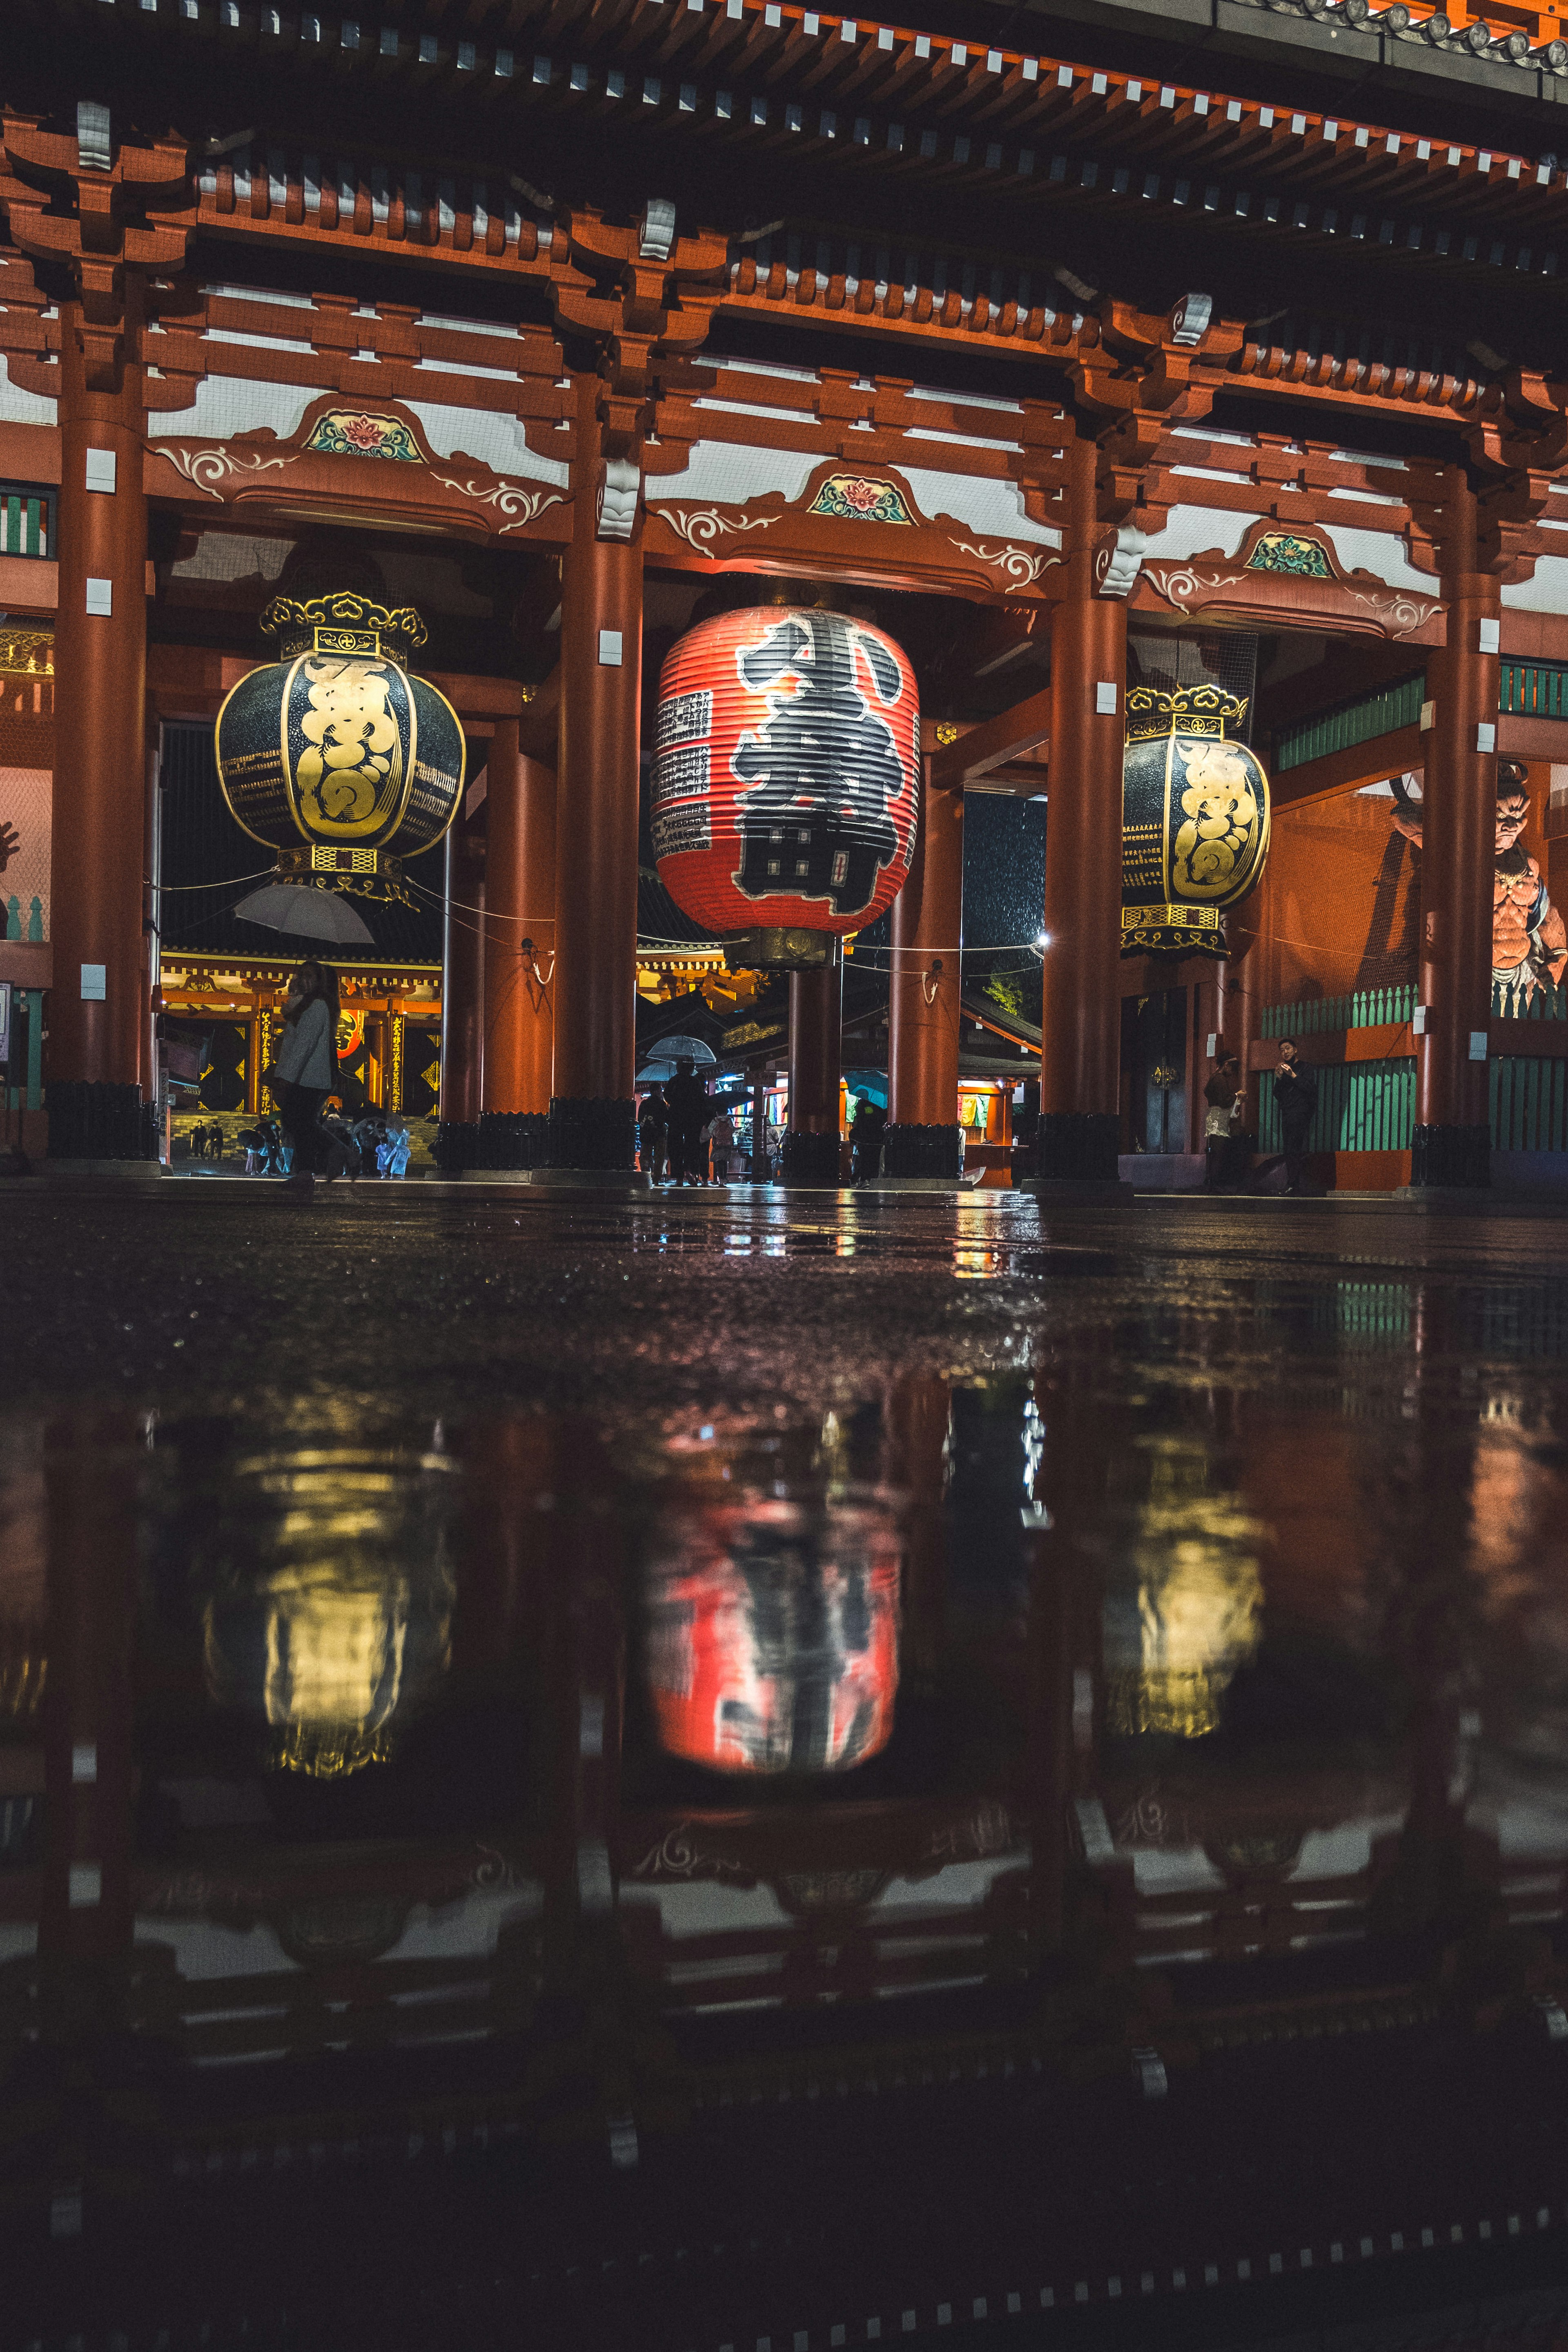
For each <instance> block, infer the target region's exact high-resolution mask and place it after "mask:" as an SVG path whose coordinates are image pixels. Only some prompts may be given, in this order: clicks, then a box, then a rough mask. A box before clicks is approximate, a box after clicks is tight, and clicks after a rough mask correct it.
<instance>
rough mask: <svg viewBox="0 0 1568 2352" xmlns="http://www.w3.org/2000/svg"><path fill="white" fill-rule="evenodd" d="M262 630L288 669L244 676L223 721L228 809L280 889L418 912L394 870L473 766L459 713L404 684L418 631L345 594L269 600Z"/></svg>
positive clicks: (433, 833)
mask: <svg viewBox="0 0 1568 2352" xmlns="http://www.w3.org/2000/svg"><path fill="white" fill-rule="evenodd" d="M261 629H262V633H263V635H266V636H270V637H274V638H276V639H277V645H278V650H279V652H280V653H281V654H282V655H283V656H285V658H284V659H283V660H281V661H276V662H272V663H269V664H268V665H267V667H265V668H262V669H254V670H251V671H250V672H248V674H247V675H246V677H242V678H241V680H240V682H239V684H238V685H237V686H236V687H235V689H234V691H233V692H232V693H231V694H230V695H229V697H228V698H227V700H226V701H225V704H224V707H223V709H221V710H220V711H219V713H218V720H217V727H216V730H215V741H216V747H217V761H218V776H219V780H220V782H222V784H223V789H224V797H225V800H226V801H227V802H228V804H229V807H230V808H231V809H232V811H233V812H234V814H235V818H236V819H237V821H238V822H239V823H240V824H242V825H243V826H244V827H245V829H246V833H248V834H250V835H253V836H254V837H255V839H256V840H257V841H262V842H267V843H268V844H269V845H272V846H273V847H274V848H276V849H277V852H278V861H277V870H278V874H279V876H280V877H281V878H282V880H283V881H284V882H285V883H296V884H302V885H306V886H312V885H313V886H314V887H317V888H319V889H324V890H347V891H350V892H352V893H354V894H355V895H356V896H358V897H361V898H402V899H403V900H404V901H405V903H412V902H411V901H408V899H407V893H406V891H405V889H404V887H403V883H402V867H401V864H400V860H401V859H402V858H405V857H414V856H418V855H419V854H420V852H421V851H422V850H426V849H429V848H430V847H431V846H432V845H434V843H435V842H437V841H439V840H440V838H441V836H442V835H443V834H444V832H445V831H446V828H447V826H448V825H449V824H451V822H452V820H453V818H454V817H455V814H457V804H458V802H459V800H460V799H461V798H462V793H463V768H464V757H465V747H464V741H463V730H462V728H461V727H460V725H459V724H458V720H457V714H456V712H455V710H454V709H453V708H452V706H451V704H450V703H449V702H448V701H447V700H446V698H445V697H444V695H442V694H439V693H438V692H437V691H436V689H435V688H434V686H432V685H431V684H430V683H429V682H428V680H427V679H425V678H423V677H410V676H409V675H408V672H407V667H406V664H407V661H408V657H409V655H410V654H411V653H413V652H414V651H415V650H416V649H417V648H418V647H419V646H422V645H423V643H424V639H425V629H424V624H423V621H422V620H421V619H420V617H419V614H417V613H416V612H415V611H414V610H413V607H412V606H404V607H403V608H402V610H401V611H400V612H396V613H392V612H389V611H388V610H387V609H386V607H385V606H384V605H382V604H374V603H372V602H371V599H370V598H369V597H366V596H358V595H351V594H349V593H346V592H345V593H340V594H337V595H331V596H316V597H312V598H311V599H310V600H309V602H308V603H306V604H296V603H295V602H294V600H293V599H292V598H291V597H288V596H275V597H274V598H273V600H272V602H271V604H269V605H268V606H267V610H266V612H265V613H263V614H262V616H261ZM394 849H395V853H396V854H395V855H394V854H393V851H394Z"/></svg>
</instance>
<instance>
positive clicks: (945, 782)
mask: <svg viewBox="0 0 1568 2352" xmlns="http://www.w3.org/2000/svg"><path fill="white" fill-rule="evenodd" d="M1050 738H1051V688H1049V687H1047V688H1044V689H1043V691H1042V692H1040V693H1039V694H1031V695H1030V697H1029V699H1028V700H1027V701H1026V702H1019V703H1015V705H1014V706H1013V708H1012V709H1010V710H1003V711H999V712H998V715H997V716H996V718H995V719H983V720H982V721H981V723H980V725H979V726H977V727H971V728H970V729H968V730H967V732H966V733H965V734H963V735H960V736H959V737H958V739H957V740H956V742H953V743H941V744H938V746H937V748H936V751H934V752H933V754H932V757H931V782H932V785H933V787H934V789H935V790H936V791H938V792H961V791H962V790H963V789H964V787H965V786H966V785H967V784H969V785H972V784H974V783H975V782H977V780H978V779H979V778H980V777H982V776H985V775H986V774H988V772H989V771H990V770H991V769H993V768H1002V767H1006V766H1007V765H1008V763H1009V761H1013V760H1017V759H1020V758H1021V757H1022V756H1023V754H1024V753H1025V752H1028V751H1038V750H1039V748H1040V745H1041V744H1042V743H1046V742H1048V741H1049V740H1050Z"/></svg>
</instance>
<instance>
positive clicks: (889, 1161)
mask: <svg viewBox="0 0 1568 2352" xmlns="http://www.w3.org/2000/svg"><path fill="white" fill-rule="evenodd" d="M962 1133H963V1130H962V1129H960V1128H957V1127H920V1126H908V1127H904V1126H899V1127H889V1128H885V1129H883V1139H882V1172H883V1175H884V1176H930V1177H935V1178H936V1179H938V1180H939V1181H946V1182H947V1183H951V1184H956V1182H957V1181H958V1170H959V1166H960V1164H961V1160H962V1157H963V1154H962V1145H961V1137H962Z"/></svg>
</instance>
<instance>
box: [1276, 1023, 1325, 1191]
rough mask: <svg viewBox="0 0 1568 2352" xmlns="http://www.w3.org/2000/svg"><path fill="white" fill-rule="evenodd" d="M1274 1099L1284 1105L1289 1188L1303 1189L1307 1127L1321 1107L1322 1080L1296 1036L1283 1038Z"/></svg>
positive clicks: (1282, 1128) (1283, 1132) (1282, 1124)
mask: <svg viewBox="0 0 1568 2352" xmlns="http://www.w3.org/2000/svg"><path fill="white" fill-rule="evenodd" d="M1274 1100H1275V1102H1276V1103H1277V1104H1278V1105H1279V1108H1280V1132H1281V1136H1282V1137H1283V1139H1284V1144H1285V1190H1286V1192H1300V1191H1301V1178H1302V1175H1303V1173H1304V1171H1305V1168H1306V1160H1307V1130H1308V1129H1309V1128H1310V1127H1311V1126H1312V1114H1313V1112H1314V1111H1315V1110H1316V1109H1317V1107H1318V1080H1317V1073H1316V1071H1315V1070H1312V1069H1309V1068H1308V1066H1307V1065H1306V1064H1305V1063H1304V1062H1303V1061H1302V1059H1301V1055H1300V1054H1299V1053H1298V1052H1297V1050H1296V1041H1295V1039H1294V1038H1293V1037H1281V1040H1280V1060H1279V1066H1278V1067H1277V1068H1276V1070H1275V1072H1274Z"/></svg>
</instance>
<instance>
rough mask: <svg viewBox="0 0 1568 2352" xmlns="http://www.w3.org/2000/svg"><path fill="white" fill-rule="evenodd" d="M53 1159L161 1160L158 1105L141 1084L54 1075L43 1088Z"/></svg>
mask: <svg viewBox="0 0 1568 2352" xmlns="http://www.w3.org/2000/svg"><path fill="white" fill-rule="evenodd" d="M44 1108H45V1109H46V1110H47V1113H48V1115H49V1158H50V1159H51V1160H156V1159H157V1157H158V1107H157V1105H156V1104H155V1103H146V1102H143V1101H142V1099H141V1087H134V1086H131V1087H122V1086H115V1085H112V1084H110V1082H109V1081H107V1080H97V1079H91V1078H51V1079H50V1080H49V1082H48V1084H47V1086H46V1087H45V1088H44Z"/></svg>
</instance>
